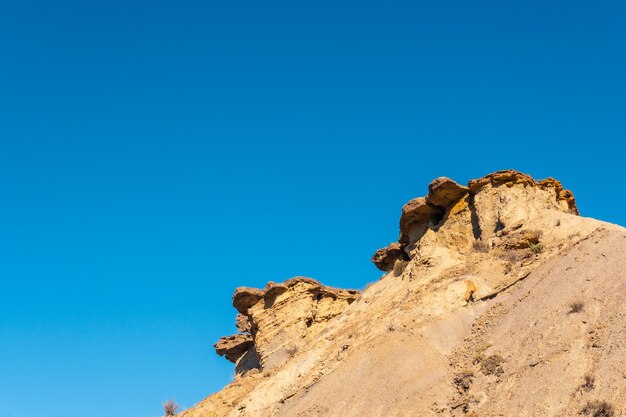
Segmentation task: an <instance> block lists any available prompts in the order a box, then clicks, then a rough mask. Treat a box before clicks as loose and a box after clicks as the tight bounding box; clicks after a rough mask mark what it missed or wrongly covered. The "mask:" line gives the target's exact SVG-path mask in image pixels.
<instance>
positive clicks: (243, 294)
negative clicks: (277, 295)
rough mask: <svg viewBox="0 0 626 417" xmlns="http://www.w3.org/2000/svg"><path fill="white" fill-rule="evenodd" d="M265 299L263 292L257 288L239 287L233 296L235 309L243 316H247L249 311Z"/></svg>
mask: <svg viewBox="0 0 626 417" xmlns="http://www.w3.org/2000/svg"><path fill="white" fill-rule="evenodd" d="M261 299H263V291H261V290H259V289H256V288H249V287H239V288H237V289H236V290H235V294H233V307H235V308H236V309H237V311H239V312H240V313H241V314H246V313H247V312H248V309H249V308H250V307H252V306H253V305H255V304H256V303H258V302H259V300H261Z"/></svg>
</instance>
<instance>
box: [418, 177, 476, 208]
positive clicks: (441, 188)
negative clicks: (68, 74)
mask: <svg viewBox="0 0 626 417" xmlns="http://www.w3.org/2000/svg"><path fill="white" fill-rule="evenodd" d="M468 192H469V188H467V187H465V186H463V185H460V184H458V183H457V182H455V181H453V180H451V179H450V178H447V177H439V178H437V179H435V180H433V181H432V182H431V183H430V184H429V185H428V195H427V196H426V202H427V203H429V204H432V205H435V206H441V207H444V208H446V209H448V208H450V207H452V206H453V205H454V204H455V203H456V202H457V201H459V200H460V199H461V198H462V197H463V196H464V195H465V194H467V193H468Z"/></svg>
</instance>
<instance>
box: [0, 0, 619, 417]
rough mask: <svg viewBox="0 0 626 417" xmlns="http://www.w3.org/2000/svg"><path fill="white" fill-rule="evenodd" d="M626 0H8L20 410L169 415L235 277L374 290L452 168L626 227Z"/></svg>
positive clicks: (198, 387)
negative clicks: (569, 200)
mask: <svg viewBox="0 0 626 417" xmlns="http://www.w3.org/2000/svg"><path fill="white" fill-rule="evenodd" d="M624 27H626V10H625V6H624V3H623V2H619V1H603V0H600V1H595V2H579V1H549V2H546V1H526V0H525V1H511V2H502V1H475V2H463V1H441V2H431V1H428V2H426V1H406V2H403V1H385V2H382V1H359V2H356V1H323V0H322V1H315V2H302V1H298V2H294V1H291V2H286V1H284V2H279V1H266V2H259V1H247V0H243V1H238V2H216V1H203V2H190V1H186V0H182V1H176V2H173V1H169V2H164V1H150V2H148V1H143V0H140V1H132V2H129V1H124V2H122V1H118V0H107V1H106V2H104V1H93V2H74V1H67V0H61V1H59V2H44V1H39V2H35V1H30V0H19V1H18V0H0V57H1V61H0V192H1V194H2V202H1V203H0V282H1V283H2V295H3V300H2V303H1V304H0V417H24V416H38V417H76V416H90V417H105V416H106V417H110V416H112V415H115V416H118V417H137V416H148V417H153V416H157V415H160V411H161V406H160V404H161V403H162V402H163V401H165V400H166V399H168V398H175V399H176V400H177V401H178V402H179V403H181V404H182V405H184V406H190V405H192V404H193V403H195V402H197V401H199V400H200V399H202V398H203V397H204V396H206V395H207V394H209V393H211V392H213V391H216V390H218V389H219V388H220V387H221V386H222V385H224V384H225V383H227V381H228V380H229V378H230V377H231V376H232V373H233V367H232V366H231V364H230V363H228V362H227V361H226V360H225V359H223V358H220V357H218V356H216V355H215V354H214V353H213V350H212V347H211V345H212V344H213V343H214V342H215V341H216V340H217V339H218V338H219V337H220V336H223V335H227V334H230V333H232V332H233V331H234V330H235V328H234V317H235V310H234V309H233V308H232V307H231V305H230V299H231V295H232V292H233V290H234V289H235V287H237V286H240V285H247V286H259V287H262V286H263V285H264V284H265V282H266V281H269V280H273V281H281V280H284V279H287V278H289V277H292V276H295V275H306V276H311V277H314V278H317V279H320V280H321V281H323V282H324V283H327V284H330V285H336V286H342V287H355V288H362V287H364V286H365V285H366V284H367V283H368V282H371V281H373V280H376V279H377V278H378V277H379V276H380V274H379V272H378V271H377V270H376V269H375V268H374V267H373V266H372V265H371V264H370V262H369V257H370V256H371V254H372V252H374V250H376V249H377V248H379V247H382V246H384V245H386V244H387V243H389V242H391V241H393V240H395V239H396V238H397V232H398V218H399V212H400V208H401V206H402V204H403V203H405V202H406V201H408V200H409V199H410V198H413V197H416V196H420V195H423V194H425V192H426V186H427V184H428V182H429V181H430V180H431V179H433V178H435V177H437V176H440V175H446V176H450V177H452V178H454V179H456V180H458V181H461V182H465V181H467V180H469V179H471V178H475V177H479V176H481V175H483V174H486V173H488V172H491V171H495V170H498V169H506V168H515V169H519V170H522V171H526V172H528V173H530V174H532V175H533V176H535V177H537V178H542V177H546V176H554V177H556V178H559V179H561V180H562V181H563V182H564V184H565V186H566V187H569V188H571V189H572V190H573V191H574V193H575V195H576V197H577V199H578V202H579V207H580V209H581V212H582V214H583V215H585V216H591V217H596V218H600V219H604V220H607V221H611V222H615V223H620V224H622V225H624V224H626V213H625V212H624V210H623V207H624V203H626V201H625V198H624V191H625V190H624V186H623V178H622V177H623V175H622V172H623V166H624V155H625V153H624V147H623V141H624V139H626V126H625V120H626V117H625V116H626V81H625V77H624V74H626V55H625V52H626V33H625V32H624Z"/></svg>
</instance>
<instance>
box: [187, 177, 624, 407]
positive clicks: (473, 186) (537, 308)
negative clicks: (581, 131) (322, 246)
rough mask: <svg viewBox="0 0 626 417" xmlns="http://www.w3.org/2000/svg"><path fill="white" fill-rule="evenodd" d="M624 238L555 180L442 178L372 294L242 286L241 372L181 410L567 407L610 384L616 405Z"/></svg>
mask: <svg viewBox="0 0 626 417" xmlns="http://www.w3.org/2000/svg"><path fill="white" fill-rule="evenodd" d="M624 250H626V231H624V229H623V228H621V227H619V226H615V225H610V224H607V223H604V222H601V221H598V220H594V219H588V218H584V217H580V216H578V210H577V208H576V202H575V199H574V197H573V195H572V193H571V192H569V191H567V190H564V189H563V187H562V185H561V183H560V182H558V181H557V180H555V179H552V178H548V179H546V180H542V181H535V180H534V179H533V178H532V177H531V176H529V175H527V174H523V173H520V172H517V171H512V170H507V171H499V172H496V173H493V174H489V175H486V176H485V177H482V178H479V179H477V180H472V181H470V182H469V183H468V186H467V187H465V186H462V185H460V184H457V183H455V182H454V181H453V180H451V179H449V178H446V177H441V178H438V179H436V180H434V181H433V182H432V183H431V184H430V185H429V187H428V194H427V195H426V196H425V197H420V198H416V199H413V200H411V201H409V202H408V203H407V204H406V205H405V206H404V207H403V209H402V214H401V218H400V237H399V240H398V242H394V243H392V244H390V245H388V246H387V247H385V248H383V249H380V250H379V251H377V252H376V253H375V254H374V256H373V257H372V261H373V262H374V264H375V265H376V266H377V267H378V268H379V269H381V270H383V271H385V272H389V273H387V274H384V275H383V276H382V277H381V279H380V280H379V281H377V282H375V283H372V284H371V285H369V286H368V287H366V289H365V290H364V291H363V292H362V293H361V294H359V293H358V292H357V291H345V290H340V289H336V288H329V287H325V286H323V285H322V284H320V283H319V282H317V281H315V280H312V279H309V278H303V277H297V278H294V279H291V280H288V281H285V282H283V283H268V285H267V286H266V287H265V288H264V289H262V290H261V289H254V288H239V289H237V290H236V291H235V295H234V297H233V305H234V306H235V308H236V309H237V311H238V312H239V315H238V316H237V319H236V324H237V329H238V331H239V332H240V333H239V334H237V335H234V336H230V337H227V338H222V339H221V340H220V341H219V342H218V343H217V344H216V350H217V351H218V353H220V354H223V355H224V356H226V357H227V359H229V360H232V361H233V362H235V363H236V364H237V365H236V369H237V376H236V377H235V379H234V380H233V381H232V383H230V384H229V385H228V386H227V387H225V388H224V389H223V390H221V391H220V392H218V393H216V394H214V395H212V396H210V397H208V398H207V399H205V400H204V401H202V402H201V403H199V404H198V405H196V406H194V407H192V408H191V409H189V410H187V411H185V412H183V413H182V416H183V417H225V416H227V417H294V416H299V417H305V416H324V417H357V416H363V415H368V416H385V417H401V416H413V415H419V416H442V417H458V416H467V415H471V414H472V413H473V414H474V415H481V416H485V417H495V416H500V415H529V416H530V415H541V416H550V417H557V416H563V415H577V414H578V413H579V411H580V410H581V409H582V407H583V406H584V405H585V404H586V403H587V402H589V401H595V400H597V399H599V398H601V399H605V400H607V401H610V402H611V403H612V404H614V405H615V407H616V408H617V407H618V406H619V407H621V408H620V409H619V410H620V411H621V410H622V409H623V408H624V407H626V394H624V393H626V385H625V384H626V379H624V378H622V375H621V373H620V372H621V371H619V369H622V368H623V366H621V365H623V363H624V357H626V350H625V348H624V346H626V340H625V336H624V335H626V331H624V321H623V314H622V313H623V311H622V310H623V308H622V307H623V300H622V299H621V298H622V297H621V294H622V293H623V292H624V288H626V277H625V276H624V274H623V273H622V272H623V270H624V262H625V259H626V258H624V257H623V256H622V255H623V252H624ZM587 264H589V265H590V266H589V267H587V266H586V265H587ZM579 301H580V302H584V303H585V305H584V311H585V316H584V319H583V320H581V319H579V318H578V317H576V316H575V314H573V313H571V311H572V309H571V307H570V306H571V305H580V303H579ZM572 302H576V303H575V304H572ZM576 314H579V313H576ZM580 314H582V313H580ZM580 318H583V316H582V315H581V316H580ZM483 362H484V363H483ZM256 370H259V371H256ZM247 371H250V372H247ZM588 375H592V376H594V377H595V383H596V385H595V387H594V388H585V389H582V388H581V383H582V382H583V376H584V378H585V379H586V378H587V376H588ZM537 381H540V382H541V383H542V384H545V389H543V388H544V387H540V388H538V387H537ZM585 390H588V391H585ZM624 411H626V409H625V410H624Z"/></svg>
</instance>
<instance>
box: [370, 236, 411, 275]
mask: <svg viewBox="0 0 626 417" xmlns="http://www.w3.org/2000/svg"><path fill="white" fill-rule="evenodd" d="M408 260H409V256H408V255H407V254H406V252H405V251H404V247H403V246H402V245H401V244H400V243H398V242H393V243H390V244H389V246H387V247H385V248H382V249H378V250H377V251H376V253H374V255H372V262H373V263H374V265H376V268H378V269H380V270H381V271H391V269H392V268H393V266H394V265H395V263H396V262H397V261H408Z"/></svg>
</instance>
